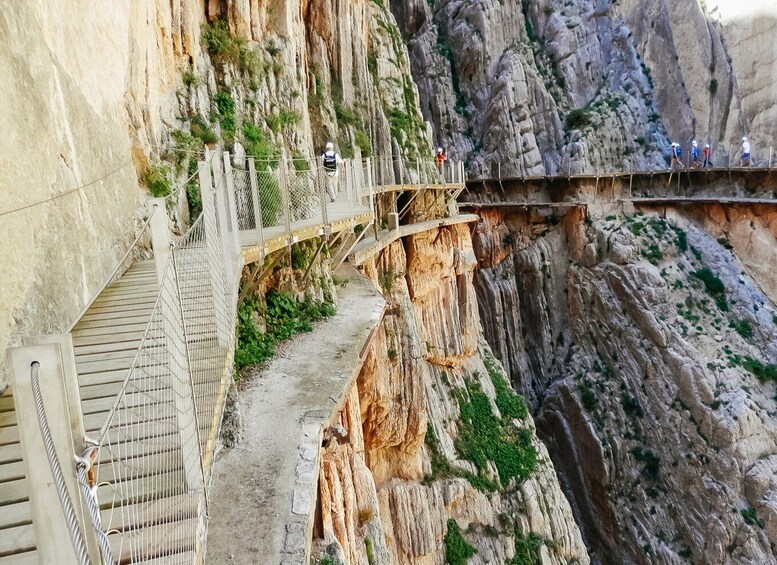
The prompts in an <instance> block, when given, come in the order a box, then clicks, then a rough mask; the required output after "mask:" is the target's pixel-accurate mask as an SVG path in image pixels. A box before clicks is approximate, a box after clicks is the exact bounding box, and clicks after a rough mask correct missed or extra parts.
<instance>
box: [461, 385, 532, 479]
mask: <svg viewBox="0 0 777 565" xmlns="http://www.w3.org/2000/svg"><path fill="white" fill-rule="evenodd" d="M466 392H467V396H468V397H469V399H467V398H466V397H465V395H464V394H461V397H460V399H459V412H460V421H459V437H458V438H457V440H456V443H455V445H456V450H457V451H458V452H459V454H460V455H461V456H462V457H463V458H464V459H467V460H469V461H471V462H472V463H473V464H474V465H475V467H477V469H478V471H479V474H480V475H485V473H486V472H487V469H488V462H489V461H492V462H493V463H494V466H495V467H496V470H497V472H498V473H499V480H500V482H501V484H502V485H503V486H506V485H507V484H508V483H509V482H510V480H511V479H516V480H517V481H518V482H522V481H524V480H525V479H527V478H528V477H529V476H530V475H531V473H532V472H533V471H534V469H535V467H536V464H537V451H536V449H535V448H534V444H533V442H532V433H531V431H530V430H528V429H516V428H515V426H513V425H512V424H510V423H509V422H506V421H504V420H500V419H499V418H497V417H496V416H495V415H494V413H493V412H492V411H491V403H490V402H489V400H488V397H487V396H486V395H485V394H484V393H483V391H482V390H481V388H480V387H479V386H478V385H477V384H475V383H467V391H466Z"/></svg>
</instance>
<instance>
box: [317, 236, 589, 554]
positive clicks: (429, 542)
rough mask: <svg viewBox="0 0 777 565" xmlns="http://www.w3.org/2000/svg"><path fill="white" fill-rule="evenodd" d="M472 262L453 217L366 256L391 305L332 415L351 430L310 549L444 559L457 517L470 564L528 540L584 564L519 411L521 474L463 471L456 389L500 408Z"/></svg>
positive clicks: (537, 549) (324, 478) (333, 453)
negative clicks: (529, 450) (478, 476)
mask: <svg viewBox="0 0 777 565" xmlns="http://www.w3.org/2000/svg"><path fill="white" fill-rule="evenodd" d="M474 266H475V264H474V255H473V253H472V247H471V242H470V238H469V233H468V230H467V228H466V227H463V226H462V227H449V228H441V229H439V230H430V231H427V232H424V233H422V234H418V235H416V236H410V237H407V238H405V239H404V240H403V241H399V242H396V243H394V244H392V245H391V246H390V247H389V248H387V249H386V250H384V251H383V252H382V253H381V255H380V256H379V257H377V258H376V259H375V261H374V262H373V263H371V264H368V265H366V266H365V273H366V274H367V275H368V276H369V277H370V278H371V279H372V280H373V281H374V282H375V284H376V285H378V286H379V287H380V288H381V289H382V290H383V292H384V294H385V296H386V297H387V299H388V301H389V306H388V309H387V312H386V317H385V320H384V323H383V325H382V326H381V327H380V328H379V330H378V332H377V333H376V335H375V337H374V339H373V340H372V342H371V343H370V345H369V350H368V352H367V356H366V360H365V364H364V367H363V369H362V372H361V374H360V376H359V378H358V381H357V383H356V386H355V388H354V389H353V391H352V393H351V396H350V397H349V399H348V403H347V406H346V409H345V410H344V411H343V413H342V415H341V423H342V425H343V426H344V427H346V429H348V430H349V434H350V439H349V441H348V443H347V444H343V445H337V446H330V447H329V448H328V449H327V452H326V453H325V455H324V457H323V465H322V469H321V475H320V502H319V504H320V508H319V511H320V515H321V523H320V527H319V528H318V530H317V538H318V539H317V547H318V552H319V554H320V553H323V552H328V553H329V554H330V555H336V556H339V557H340V558H341V559H342V560H343V562H344V563H347V564H356V563H368V562H369V563H396V564H400V563H401V564H403V565H405V564H407V565H413V564H422V563H424V564H432V563H435V564H440V565H442V564H443V563H445V562H446V557H445V555H446V553H445V552H446V542H445V538H446V535H450V529H451V526H450V522H449V520H455V522H456V523H457V524H458V527H459V529H460V530H461V532H462V535H463V537H464V539H466V540H467V542H468V543H469V544H471V546H472V547H473V549H474V550H476V553H474V555H473V556H472V557H471V558H470V559H469V561H468V563H470V564H479V563H483V564H485V563H504V562H507V561H510V560H511V559H512V558H513V556H514V555H515V554H516V550H519V551H524V550H527V546H526V545H525V544H526V543H528V542H527V541H526V540H536V545H535V546H533V549H532V550H531V553H530V554H529V555H531V556H535V555H536V557H537V558H538V559H541V561H542V562H543V563H588V557H587V552H586V549H585V547H584V546H583V545H582V539H581V537H580V533H579V530H578V528H577V526H576V525H575V523H574V521H573V519H572V515H571V511H570V508H569V505H568V503H567V501H566V499H565V498H564V496H563V494H562V492H561V489H560V487H559V485H558V482H557V480H556V477H555V473H554V471H553V466H552V464H551V463H550V460H549V457H548V455H547V452H546V451H545V448H544V447H543V446H542V444H541V443H540V442H539V441H538V440H537V439H536V437H535V436H534V431H533V430H534V427H533V424H532V422H531V419H530V418H527V419H525V420H523V421H521V422H520V423H517V422H518V421H517V420H516V425H517V426H519V428H520V429H526V430H528V431H529V433H530V437H531V438H533V439H531V444H532V446H533V449H535V450H536V453H537V460H538V463H537V467H536V470H535V471H534V472H533V473H532V474H531V476H530V477H529V478H528V479H527V480H525V481H522V482H518V483H516V482H512V483H510V484H509V485H507V486H505V487H500V488H498V489H497V490H495V491H488V490H478V489H476V488H474V487H473V486H472V484H471V483H470V482H469V481H468V479H467V478H465V477H466V473H477V470H476V469H475V466H474V465H473V463H471V462H470V461H467V460H465V459H464V458H463V457H462V456H461V452H460V449H461V446H460V445H459V441H460V434H461V432H460V429H461V426H462V425H464V424H462V422H461V415H460V407H461V406H462V403H467V395H468V393H467V392H466V391H468V390H478V389H479V390H482V391H483V392H484V393H485V394H486V396H487V397H489V398H490V399H491V400H490V403H491V404H492V406H491V409H490V410H493V412H494V414H499V411H498V409H497V407H496V405H494V404H493V403H494V398H495V388H494V386H495V385H494V381H492V380H490V379H489V374H490V373H489V371H492V372H493V374H492V376H491V379H495V378H496V379H499V381H498V382H503V381H502V379H503V378H504V377H503V376H502V373H501V372H500V369H499V368H498V365H493V366H491V365H490V363H491V362H490V361H489V359H492V358H491V354H490V352H489V351H488V348H487V346H485V344H484V343H482V341H481V338H480V332H479V320H478V313H477V299H476V295H475V289H474V286H473V285H472V276H473V268H474ZM483 359H486V364H488V366H489V367H491V369H489V368H488V367H487V366H486V365H484V361H483ZM468 387H477V388H475V389H472V388H468ZM492 469H493V467H492ZM492 472H494V471H492ZM470 476H472V475H470ZM532 532H533V533H532ZM516 536H518V537H516ZM521 536H523V537H521ZM314 555H316V553H315V552H314Z"/></svg>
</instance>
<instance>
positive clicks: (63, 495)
mask: <svg viewBox="0 0 777 565" xmlns="http://www.w3.org/2000/svg"><path fill="white" fill-rule="evenodd" d="M30 367H31V370H30V380H31V381H32V394H33V397H34V398H35V411H36V412H37V415H38V426H39V427H40V433H41V436H42V437H43V444H44V446H45V448H46V456H47V457H48V460H49V466H50V467H51V474H52V475H53V477H54V484H55V486H56V488H57V495H58V496H59V502H60V503H61V504H62V510H63V511H64V512H65V519H66V520H67V530H68V533H69V534H70V541H71V542H72V544H73V549H74V550H75V552H76V556H77V557H78V562H79V563H80V565H90V561H89V552H88V551H87V549H86V542H85V541H84V533H83V532H82V531H81V526H80V525H79V523H78V517H77V516H76V511H75V508H74V507H73V500H72V499H71V498H70V493H69V492H68V491H67V486H66V485H65V475H64V474H63V473H62V466H61V465H60V462H59V458H58V457H57V452H56V450H55V448H54V440H53V439H52V438H51V429H50V428H49V422H48V419H47V418H46V407H45V406H44V405H43V395H42V394H41V392H40V382H39V381H38V371H39V369H40V363H38V362H37V361H33V363H32V365H31V366H30Z"/></svg>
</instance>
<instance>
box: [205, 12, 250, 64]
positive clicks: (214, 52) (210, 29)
mask: <svg viewBox="0 0 777 565" xmlns="http://www.w3.org/2000/svg"><path fill="white" fill-rule="evenodd" d="M202 43H203V44H204V45H205V48H206V49H207V50H208V53H209V54H210V56H211V57H212V58H213V60H214V61H215V62H216V63H220V64H227V63H229V64H232V65H235V66H237V67H238V68H239V69H240V70H241V71H244V72H247V73H249V74H251V75H255V74H256V73H257V72H258V70H259V66H260V61H259V54H258V53H256V51H254V50H252V49H249V48H248V45H247V44H246V41H245V39H243V38H242V37H236V36H234V35H232V32H231V31H230V30H229V25H228V24H227V22H225V21H223V20H217V21H215V22H213V23H212V24H205V25H203V26H202Z"/></svg>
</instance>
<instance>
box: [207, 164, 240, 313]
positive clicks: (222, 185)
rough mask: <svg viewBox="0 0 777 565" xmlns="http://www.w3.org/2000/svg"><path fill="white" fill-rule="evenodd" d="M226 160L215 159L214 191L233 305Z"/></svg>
mask: <svg viewBox="0 0 777 565" xmlns="http://www.w3.org/2000/svg"><path fill="white" fill-rule="evenodd" d="M223 165H224V162H223V161H222V160H221V159H213V184H214V187H213V191H214V198H213V201H214V203H215V208H216V222H217V225H218V230H219V237H220V238H221V249H222V252H221V253H220V254H219V256H220V257H221V258H222V260H223V262H224V284H225V285H226V286H225V292H226V297H227V301H226V303H227V305H231V304H233V303H234V301H235V292H236V290H237V288H236V285H235V283H234V281H235V277H234V269H235V262H234V261H233V260H232V256H233V253H234V251H233V246H232V243H231V242H230V241H229V212H228V211H227V198H226V195H225V194H224V193H225V191H226V180H225V179H224V169H223Z"/></svg>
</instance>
